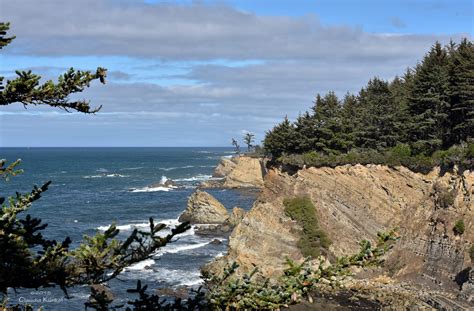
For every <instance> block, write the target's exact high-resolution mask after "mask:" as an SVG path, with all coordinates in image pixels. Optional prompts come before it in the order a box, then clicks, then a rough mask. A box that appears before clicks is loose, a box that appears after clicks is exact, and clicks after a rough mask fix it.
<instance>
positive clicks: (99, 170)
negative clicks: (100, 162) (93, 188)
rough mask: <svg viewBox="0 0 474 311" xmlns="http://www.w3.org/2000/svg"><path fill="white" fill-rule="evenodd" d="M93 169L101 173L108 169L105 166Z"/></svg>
mask: <svg viewBox="0 0 474 311" xmlns="http://www.w3.org/2000/svg"><path fill="white" fill-rule="evenodd" d="M95 171H96V172H101V173H106V172H108V171H109V170H108V169H106V168H102V167H101V168H99V169H96V170H95Z"/></svg>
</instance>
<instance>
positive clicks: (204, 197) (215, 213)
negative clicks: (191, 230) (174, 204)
mask: <svg viewBox="0 0 474 311" xmlns="http://www.w3.org/2000/svg"><path fill="white" fill-rule="evenodd" d="M228 218H229V213H228V212H227V209H226V208H225V207H224V205H222V204H221V203H220V202H219V201H218V200H217V199H216V198H214V197H213V196H212V195H210V194H209V193H207V192H204V191H200V190H196V192H194V193H193V194H192V195H191V197H189V200H188V205H187V207H186V210H185V211H184V212H183V213H182V214H181V215H180V216H179V219H178V220H179V221H180V222H185V221H189V222H190V223H192V224H222V223H224V222H225V221H226V220H227V219H228Z"/></svg>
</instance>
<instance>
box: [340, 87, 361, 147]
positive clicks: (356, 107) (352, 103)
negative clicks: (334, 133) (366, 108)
mask: <svg viewBox="0 0 474 311" xmlns="http://www.w3.org/2000/svg"><path fill="white" fill-rule="evenodd" d="M360 111H361V109H360V103H359V100H358V98H357V96H355V95H352V94H350V93H347V94H346V95H345V96H344V99H343V100H342V110H341V118H342V131H343V133H344V138H345V140H346V142H347V143H346V145H347V151H349V150H351V149H352V148H353V147H354V146H355V140H356V129H357V128H358V127H357V125H358V124H359V122H360V118H361V114H360V113H359V112H360Z"/></svg>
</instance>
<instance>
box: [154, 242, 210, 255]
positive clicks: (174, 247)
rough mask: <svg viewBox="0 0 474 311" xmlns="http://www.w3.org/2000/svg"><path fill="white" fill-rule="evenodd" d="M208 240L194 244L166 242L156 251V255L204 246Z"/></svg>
mask: <svg viewBox="0 0 474 311" xmlns="http://www.w3.org/2000/svg"><path fill="white" fill-rule="evenodd" d="M208 244H209V242H203V243H195V244H185V245H176V244H172V243H171V244H168V245H166V246H165V247H163V248H162V249H160V250H159V251H158V253H157V254H156V256H162V255H163V254H176V253H179V252H185V251H189V250H193V249H197V248H201V247H204V246H206V245H208Z"/></svg>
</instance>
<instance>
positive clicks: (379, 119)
mask: <svg viewBox="0 0 474 311" xmlns="http://www.w3.org/2000/svg"><path fill="white" fill-rule="evenodd" d="M358 100H359V105H360V107H359V122H358V124H357V126H356V145H357V146H358V147H360V148H365V149H378V150H381V149H384V148H387V147H391V146H394V145H395V144H396V143H397V141H398V137H397V135H396V131H395V127H394V120H395V117H396V108H397V107H396V106H395V105H394V103H393V101H392V98H391V93H390V90H389V85H388V83H387V82H386V81H383V80H381V79H379V78H373V79H372V80H370V81H369V82H368V84H367V87H365V88H363V89H362V90H361V91H360V93H359V98H358Z"/></svg>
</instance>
